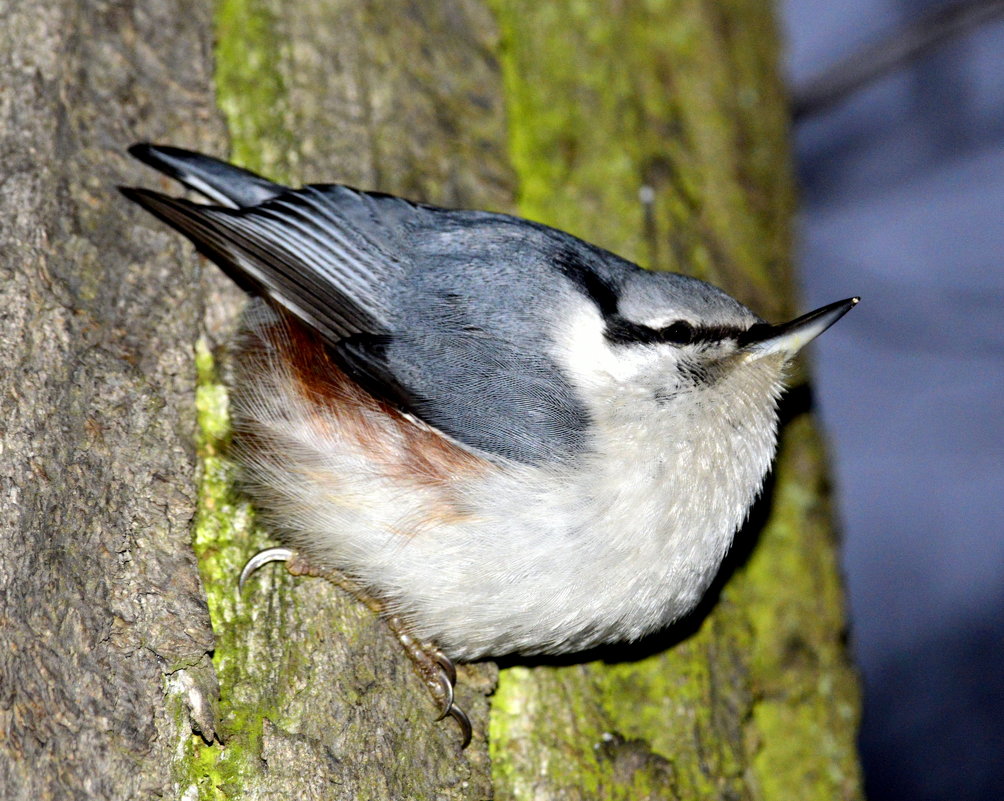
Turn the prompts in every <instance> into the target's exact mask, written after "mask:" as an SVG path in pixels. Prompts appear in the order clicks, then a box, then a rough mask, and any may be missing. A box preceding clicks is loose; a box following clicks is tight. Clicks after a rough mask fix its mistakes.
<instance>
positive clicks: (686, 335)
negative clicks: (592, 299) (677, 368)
mask: <svg viewBox="0 0 1004 801" xmlns="http://www.w3.org/2000/svg"><path fill="white" fill-rule="evenodd" d="M606 325H607V327H606V331H605V332H604V335H605V336H606V338H607V341H608V342H610V343H611V344H613V345H664V344H670V345H690V344H696V343H699V342H720V341H721V340H723V339H734V340H739V338H740V337H741V336H742V335H743V334H744V333H745V330H744V329H742V328H735V327H733V326H725V325H721V326H693V325H691V324H690V323H688V322H686V321H685V320H678V321H676V322H675V323H671V324H670V325H667V326H664V327H663V328H651V327H650V326H647V325H640V324H639V323H632V322H631V321H629V320H625V319H624V318H623V317H621V316H620V315H619V314H614V315H610V316H608V317H607V318H606Z"/></svg>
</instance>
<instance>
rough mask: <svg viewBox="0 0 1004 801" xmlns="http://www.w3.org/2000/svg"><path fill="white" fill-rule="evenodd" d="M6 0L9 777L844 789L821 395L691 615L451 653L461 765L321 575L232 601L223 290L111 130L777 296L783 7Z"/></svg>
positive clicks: (745, 294)
mask: <svg viewBox="0 0 1004 801" xmlns="http://www.w3.org/2000/svg"><path fill="white" fill-rule="evenodd" d="M0 20H2V25H0V37H2V39H3V47H2V50H0V52H2V53H3V54H4V59H5V63H4V74H5V76H6V82H5V86H4V87H3V89H2V91H0V114H2V120H3V123H4V124H3V126H2V128H0V143H2V148H3V150H2V152H3V155H4V159H3V161H2V162H0V163H2V165H3V167H2V173H0V174H2V178H3V181H4V192H3V193H2V194H0V204H2V209H0V221H2V222H0V241H2V243H3V248H2V249H0V269H2V270H3V282H2V285H0V292H2V293H3V298H2V305H0V309H2V313H0V343H2V345H3V352H4V353H5V354H7V363H6V365H5V366H4V367H3V368H2V369H0V413H2V417H0V420H2V423H0V426H2V427H0V447H2V451H0V452H2V454H3V458H2V461H0V483H2V491H0V637H2V641H0V788H2V791H0V795H2V796H3V797H5V798H12V799H13V798H16V799H20V798H25V799H28V798H31V799H43V798H75V797H80V798H85V797H86V798H147V797H177V798H185V799H194V798H207V799H219V798H287V797H288V798H339V799H341V798H345V799H356V798H367V799H399V798H437V799H438V798H447V799H453V798H455V799H481V798H491V797H495V798H499V799H506V798H531V797H532V798H546V799H552V798H553V799H580V798H581V799H600V798H610V799H613V798H630V799H639V798H652V799H656V798H681V799H691V798H721V799H740V798H742V799H746V798H749V799H761V798H762V799H786V798H799V799H814V798H819V799H832V798H841V799H853V798H857V797H859V795H860V790H859V783H858V773H857V767H856V761H855V756H854V733H855V727H856V720H857V689H856V684H855V679H854V675H853V673H852V671H851V670H850V668H849V665H848V663H847V658H846V653H845V649H844V643H843V626H844V623H843V610H842V604H843V596H842V592H841V588H840V582H839V574H838V570H837V563H836V557H835V547H836V542H835V538H834V536H833V529H832V525H831V523H830V516H829V510H828V506H827V501H826V495H827V486H826V479H825V469H824V461H823V453H822V448H821V445H820V442H819V438H818V434H817V433H816V430H815V428H814V424H813V422H812V420H811V417H810V415H809V410H808V404H807V403H806V402H805V401H806V399H807V398H808V397H809V395H808V393H807V392H806V391H804V390H801V391H796V392H794V393H792V395H791V396H790V399H789V402H788V403H787V404H786V406H785V415H784V416H785V421H786V426H785V429H784V435H783V438H782V447H781V454H780V459H779V463H778V468H777V470H776V471H775V478H774V479H773V480H772V481H771V484H770V486H769V487H768V490H767V492H766V493H765V496H764V499H763V500H762V502H761V503H759V504H758V506H757V508H756V509H755V511H754V514H753V516H752V518H751V522H750V525H748V526H747V527H746V529H745V530H744V531H743V532H742V533H741V535H740V537H739V539H738V541H737V546H736V548H734V550H733V553H732V555H731V556H730V559H729V562H728V563H727V565H726V566H725V568H724V569H723V572H722V576H721V577H720V579H719V581H718V582H717V584H716V587H715V589H714V591H713V592H712V593H711V595H710V597H709V599H708V601H707V602H706V603H705V604H704V605H703V607H702V610H701V612H700V614H699V615H696V616H695V617H694V618H693V619H692V620H689V621H687V622H685V623H684V624H681V625H680V626H677V627H675V628H674V630H673V631H671V632H668V633H667V634H666V635H665V636H662V637H659V638H654V639H652V640H650V641H648V642H646V643H643V644H640V645H637V646H633V647H631V648H620V649H608V650H606V651H604V652H602V653H599V654H596V655H590V656H588V657H583V658H582V660H578V661H576V660H571V661H568V662H566V663H563V664H540V663H533V664H531V663H525V664H506V665H505V666H504V667H503V669H502V670H501V672H499V671H498V670H497V669H496V667H495V665H493V664H488V663H485V664H479V665H472V666H464V667H463V668H462V670H461V678H460V684H459V687H458V698H459V701H460V703H461V704H462V705H463V706H464V707H465V708H466V709H467V710H468V712H470V713H471V716H472V720H473V722H474V729H475V737H474V741H473V743H472V745H471V746H470V748H468V749H467V750H466V751H464V752H463V753H459V752H458V748H457V745H458V739H459V738H458V732H457V731H456V729H455V728H454V727H453V725H452V722H450V721H447V722H444V723H435V722H433V721H432V720H431V717H432V705H431V703H430V701H429V699H428V697H427V695H426V693H425V690H424V689H423V687H422V685H421V683H420V682H419V680H418V679H417V678H416V677H415V675H414V674H413V671H412V669H411V666H410V664H409V663H408V662H407V660H406V659H405V658H404V657H403V654H402V653H401V651H400V649H399V647H398V646H397V643H396V642H395V641H394V640H393V638H392V637H391V636H390V635H389V634H388V633H387V632H386V631H385V630H384V627H383V626H382V625H381V624H380V623H379V621H377V620H375V619H374V618H373V616H372V615H371V614H370V613H369V612H368V611H367V610H365V609H364V608H362V607H360V605H358V604H356V603H354V602H353V601H352V600H350V599H348V598H346V597H345V596H344V594H342V593H340V592H339V591H338V590H337V589H335V588H334V587H331V586H329V585H327V584H326V583H324V582H323V581H321V580H317V579H294V578H292V577H290V576H288V575H286V574H285V572H284V571H282V570H268V569H266V570H263V571H261V573H260V574H259V575H256V577H255V578H254V579H253V580H252V582H251V583H250V586H249V587H248V588H247V589H246V590H245V594H244V597H243V598H242V599H237V598H236V596H235V593H234V580H235V576H236V575H237V572H238V571H239V569H240V566H241V564H242V563H243V561H244V560H245V559H246V558H247V557H248V556H249V555H250V554H251V553H253V552H254V550H255V549H256V548H258V547H260V546H261V545H262V544H264V543H265V542H267V533H266V532H261V531H259V530H258V529H256V528H255V526H254V521H253V512H252V511H251V510H250V508H249V507H248V505H247V503H246V502H245V501H244V500H243V499H242V498H241V497H240V496H239V495H238V494H237V493H236V491H235V490H234V488H233V468H232V465H231V464H230V463H229V462H228V461H227V459H226V444H227V437H228V431H227V419H226V391H225V388H224V386H223V383H222V382H221V381H220V379H219V375H220V374H221V373H225V362H226V349H225V346H224V344H223V343H225V341H226V337H227V335H228V332H229V331H230V330H231V329H232V325H233V320H234V318H235V315H236V313H237V310H238V308H239V306H240V303H241V300H242V299H241V297H240V294H239V293H238V292H236V291H235V290H234V289H233V287H231V286H229V285H228V284H227V282H226V280H225V279H223V278H222V277H221V276H220V275H219V274H218V273H217V271H216V270H215V268H213V267H212V266H211V265H203V264H201V263H200V262H199V261H197V260H196V259H195V258H194V257H193V256H192V254H191V252H190V250H189V249H187V248H186V247H184V246H183V245H182V244H181V242H180V237H177V236H175V235H173V234H172V233H170V232H168V231H166V230H164V229H163V227H161V226H159V225H158V224H157V223H156V222H154V221H153V220H148V219H146V218H144V217H143V216H142V214H141V213H140V212H139V211H138V210H135V209H131V208H129V207H128V206H127V204H126V203H125V202H124V201H123V200H121V199H120V198H119V197H118V196H117V195H116V194H115V193H114V191H113V187H114V185H115V184H117V183H137V182H139V183H146V184H147V185H149V184H151V183H156V182H157V181H158V179H157V178H156V177H153V176H152V175H151V174H150V173H149V172H148V171H143V170H142V169H141V168H140V167H139V166H137V165H135V164H131V163H129V162H128V161H127V160H126V158H125V157H124V148H125V147H126V146H127V145H128V144H130V143H131V142H132V141H136V140H143V139H150V140H154V141H167V142H170V143H172V144H177V145H182V146H186V147H192V148H196V149H203V150H207V151H208V152H213V153H218V154H221V155H223V154H225V151H226V147H225V138H224V135H223V130H224V126H223V124H222V121H221V119H222V118H221V115H220V114H219V113H218V112H217V108H219V109H222V112H223V115H222V117H225V120H226V123H227V125H228V127H229V133H230V142H231V152H232V156H233V157H234V158H235V160H237V161H238V162H239V163H242V164H244V165H245V166H247V167H249V168H251V169H254V170H257V171H260V172H263V173H264V174H266V175H268V176H270V177H273V178H276V179H277V180H284V181H289V182H293V183H300V182H304V181H333V180H338V181H343V182H346V183H350V184H355V185H358V186H361V187H363V188H367V189H379V190H383V191H389V192H395V193H399V194H404V195H406V196H410V197H414V198H417V199H425V200H428V201H431V202H435V203H440V204H444V205H450V206H467V207H481V208H492V209H498V210H517V211H519V212H520V213H523V214H525V215H527V216H530V217H533V218H535V219H539V220H541V221H543V222H547V223H550V224H554V225H557V226H559V227H562V228H565V229H566V230H569V231H571V232H572V233H577V234H579V235H582V236H584V237H585V238H587V239H589V240H591V241H594V242H597V243H598V244H601V245H604V246H606V247H609V248H611V249H613V250H615V251H617V252H619V253H621V254H622V255H625V256H627V257H628V258H634V259H636V260H638V261H640V262H642V263H644V264H647V265H648V266H652V267H655V268H659V269H675V270H679V271H682V272H688V273H691V274H696V275H699V276H700V277H703V278H707V279H709V280H712V281H714V282H716V283H718V284H720V285H722V286H723V287H725V288H726V289H728V290H729V291H731V292H733V293H734V294H736V295H737V296H738V297H740V298H741V299H742V300H744V301H745V302H747V303H749V304H750V305H751V306H752V307H753V308H754V309H756V310H757V311H758V312H759V313H761V314H762V315H764V316H765V317H768V318H774V319H781V318H783V317H785V316H787V315H789V314H791V313H792V312H793V310H794V308H795V305H796V300H795V293H794V290H793V279H792V274H791V268H790V227H789V226H790V217H791V212H792V206H793V203H792V182H791V177H790V170H789V168H788V152H787V130H786V119H787V115H786V103H785V98H784V95H783V92H782V91H781V87H780V83H779V79H778V75H777V71H776V50H777V44H776V37H775V33H774V29H773V22H772V19H771V17H770V9H769V8H767V7H764V6H762V5H761V4H759V3H755V2H752V0H729V2H721V1H720V0H683V2H676V3H669V2H668V1H667V2H653V3H646V4H640V3H639V4H633V3H621V2H616V0H610V2H606V3H601V2H596V3H592V4H590V3H582V2H577V1H576V0H561V2H554V3H531V2H528V1H527V0H490V2H488V3H483V2H477V0H447V1H446V2H437V3H420V2H417V1H416V0H411V1H410V2H409V0H384V1H383V2H380V3H377V2H373V0H362V1H360V0H356V1H355V2H349V0H318V1H317V2H298V3H291V2H284V1H283V0H220V2H219V4H218V5H217V7H216V8H215V11H214V10H213V9H211V8H210V5H209V4H208V3H207V2H205V1H204V0H143V2H138V1H135V0H119V2H115V3H108V2H99V0H92V2H86V3H79V2H72V1H71V0H40V1H39V2H35V3H31V4H28V3H20V4H19V3H14V4H11V5H0ZM214 38H215V42H216V51H215V61H214V59H213V58H211V53H210V49H211V46H212V42H213V41H214ZM165 186H167V184H165ZM517 197H518V202H516V198H517ZM196 420H197V421H198V426H196V425H195V423H196ZM193 531H194V535H193V534H192V532H193ZM193 541H194V552H193V547H192V543H193ZM214 631H215V636H214ZM496 682H497V683H498V687H497V689H496ZM493 692H494V694H493Z"/></svg>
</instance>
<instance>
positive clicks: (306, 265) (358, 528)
mask: <svg viewBox="0 0 1004 801" xmlns="http://www.w3.org/2000/svg"><path fill="white" fill-rule="evenodd" d="M129 152H130V154H131V155H132V156H134V157H135V158H137V159H139V160H140V161H142V162H144V163H145V164H147V165H149V166H152V167H153V168H155V169H157V170H159V171H160V172H162V173H164V174H165V175H167V176H169V177H171V178H173V179H176V180H177V181H178V182H180V183H181V184H182V185H183V186H185V187H187V188H188V189H190V190H193V191H194V192H196V193H198V194H199V195H201V196H202V198H203V199H205V200H206V201H208V202H196V201H193V200H190V199H187V198H185V197H172V196H168V195H165V194H163V193H160V192H156V191H152V190H149V189H145V188H137V187H120V191H122V192H123V194H124V195H125V196H126V197H127V198H129V199H130V200H132V201H135V202H136V203H138V204H139V205H140V206H142V207H143V208H144V209H146V210H147V211H148V212H151V213H152V214H153V215H154V216H155V217H157V218H159V219H160V220H161V221H163V222H165V223H167V224H168V225H169V226H171V227H172V228H174V229H176V230H177V231H179V232H180V233H181V234H183V235H184V236H186V237H187V238H188V239H190V240H191V242H192V243H193V244H194V245H195V248H196V249H197V250H198V251H199V252H201V253H202V254H203V255H205V256H206V257H208V258H209V259H210V260H212V261H213V262H215V263H216V264H217V265H219V267H220V268H222V270H223V271H224V272H225V273H226V274H227V275H228V276H229V277H230V278H231V279H233V280H234V281H235V282H236V283H237V284H238V285H239V286H240V287H242V288H243V289H244V290H245V291H247V292H248V293H249V295H251V297H252V299H251V301H250V302H249V304H248V306H247V308H246V310H245V312H244V315H243V318H242V322H241V328H240V331H239V333H238V334H237V336H236V338H235V342H234V345H233V350H234V363H235V368H234V375H233V379H232V386H231V388H230V392H231V404H232V420H233V432H234V434H233V439H234V457H235V459H236V461H237V462H238V464H239V465H240V466H241V470H242V476H243V485H244V487H245V488H246V491H247V493H248V494H249V495H250V497H251V499H252V500H253V502H254V503H255V505H256V507H257V509H258V510H259V512H260V514H261V515H262V516H263V518H264V520H265V522H266V524H267V525H268V526H269V527H270V529H271V530H272V531H273V532H274V534H275V536H276V537H277V538H278V539H279V541H281V542H282V543H283V546H282V547H276V548H270V549H266V550H265V551H263V552H261V553H259V554H256V555H255V556H254V557H252V559H251V560H249V562H248V564H247V566H246V567H245V569H244V571H243V572H242V575H241V584H242V585H243V583H244V581H245V579H246V578H247V577H248V576H249V575H250V573H251V572H253V571H254V570H255V569H257V568H259V567H260V566H261V565H263V564H266V563H268V562H271V561H286V562H288V567H289V569H290V570H291V571H292V572H298V573H308V574H314V575H322V576H326V577H328V578H330V579H331V580H333V581H335V582H336V583H338V584H339V585H340V586H342V587H344V588H345V589H347V590H348V591H349V592H350V593H352V594H353V595H354V596H355V597H356V598H358V599H359V600H360V601H362V602H364V603H366V604H367V605H368V606H369V607H370V608H371V609H373V610H374V611H375V612H376V613H377V614H379V615H380V616H381V617H383V618H384V619H385V620H386V621H387V623H388V624H389V626H390V628H391V629H392V631H393V632H394V633H395V634H396V635H397V637H398V639H399V640H400V641H401V643H402V645H403V646H404V647H405V649H406V651H407V653H408V655H409V656H410V657H411V658H412V660H413V661H414V662H415V665H416V667H417V669H418V671H419V674H420V675H421V676H422V678H423V680H424V681H425V682H426V684H427V685H428V687H429V689H430V691H431V692H432V694H433V697H434V699H435V700H436V702H437V703H438V704H439V708H440V717H441V718H442V717H445V716H447V715H449V716H452V717H453V718H454V719H456V721H457V723H458V724H459V726H460V728H461V730H462V736H463V739H464V742H463V745H464V746H466V745H467V743H468V742H469V741H470V738H471V725H470V721H469V720H468V719H467V716H466V714H465V713H464V712H463V710H462V709H461V708H460V707H459V706H458V705H457V704H456V703H455V701H454V694H453V688H454V684H455V682H456V672H455V669H454V662H455V661H470V660H478V659H484V658H497V657H501V656H505V655H514V654H518V655H526V656H535V655H558V654H569V653H576V652H581V651H585V650H587V649H591V648H595V647H598V646H602V645H607V644H612V643H622V642H630V641H633V640H637V639H639V638H641V637H644V636H646V635H648V634H651V633H653V632H655V631H658V630H660V629H662V628H664V627H666V626H668V625H669V624H671V623H673V622H675V621H677V620H679V619H680V618H682V617H684V616H685V615H687V614H688V613H689V612H691V611H692V610H693V609H694V607H695V606H696V605H697V604H698V602H699V601H700V600H701V598H702V597H703V595H704V594H705V591H706V590H707V589H708V587H709V585H710V584H711V582H712V580H713V579H714V577H715V575H716V573H717V571H718V569H719V567H720V565H721V563H722V560H723V559H724V557H725V555H726V552H727V551H728V550H729V547H730V546H731V544H732V541H733V538H734V535H735V533H736V531H737V530H738V529H739V527H740V526H741V525H742V523H743V522H744V520H745V518H746V517H747V515H748V512H749V510H750V507H751V506H752V504H753V502H754V500H755V499H756V497H757V495H758V493H759V492H760V489H761V487H762V485H763V482H764V478H765V476H766V475H767V473H768V471H769V469H770V465H771V462H772V459H773V457H774V453H775V450H776V442H777V429H778V412H777V402H778V399H779V397H780V395H781V393H782V390H783V386H784V379H785V371H786V367H787V365H788V364H789V362H790V360H791V359H792V358H793V357H794V356H795V354H796V353H797V352H798V351H799V350H800V349H801V348H802V347H803V346H804V345H805V344H806V343H808V342H809V341H811V340H812V339H814V338H815V337H816V336H818V335H819V334H821V333H822V332H823V331H825V330H826V329H827V328H828V327H829V326H831V325H832V324H833V323H835V322H836V321H837V320H838V319H840V318H841V317H842V316H843V315H844V314H846V313H847V312H848V311H849V310H850V309H851V308H852V307H853V306H854V305H855V304H857V303H858V300H859V299H858V298H857V297H853V298H848V299H846V300H841V301H838V302H836V303H831V304H829V305H827V306H824V307H822V308H819V309H816V310H815V311H813V312H810V313H808V314H806V315H803V316H801V317H798V318H797V319H795V320H792V321H790V322H787V323H783V324H776V325H775V324H769V323H767V322H766V321H764V320H763V319H761V318H760V317H759V316H757V315H756V314H755V313H754V312H753V311H751V310H750V309H749V308H747V307H746V306H744V305H743V304H742V303H740V302H739V301H737V300H735V299H734V298H732V297H731V296H730V295H728V294H727V293H725V292H724V291H722V290H721V289H718V288H717V287H715V286H713V285H711V284H709V283H706V282H704V281H701V280H698V279H696V278H693V277H689V276H686V275H682V274H676V273H669V272H657V271H651V270H646V269H643V268H641V267H639V266H637V265H636V264H633V263H631V262H629V261H627V260H625V259H623V258H620V257H619V256H616V255H615V254H613V253H611V252H609V251H606V250H604V249H602V248H600V247H597V246H595V245H592V244H589V243H587V242H585V241H583V240H582V239H579V238H577V237H575V236H572V235H570V234H568V233H565V232H563V231H560V230H557V229H555V228H551V227H548V226H546V225H543V224H540V223H536V222H532V221H529V220H525V219H521V218H519V217H515V216H510V215H507V214H502V213H494V212H487V211H474V210H460V209H445V208H440V207H437V206H433V205H430V204H427V203H421V202H414V201H410V200H406V199H403V198H400V197H395V196H393V195H389V194H383V193H378V192H367V191H361V190H358V189H354V188H351V187H349V186H345V185H341V184H334V183H333V184H311V185H307V186H304V187H302V188H299V189H293V188H289V187H286V186H283V185H281V184H278V183H274V182H272V181H270V180H268V179H266V178H263V177H261V176H260V175H257V174H255V173H253V172H251V171H248V170H246V169H244V168H242V167H238V166H234V165H231V164H228V163H226V162H225V161H222V160H219V159H216V158H213V157H211V156H207V155H203V154H199V153H196V152H192V151H188V150H184V149H181V148H177V147H169V146H165V145H155V144H150V143H140V144H136V145H133V146H132V147H130V148H129Z"/></svg>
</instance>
